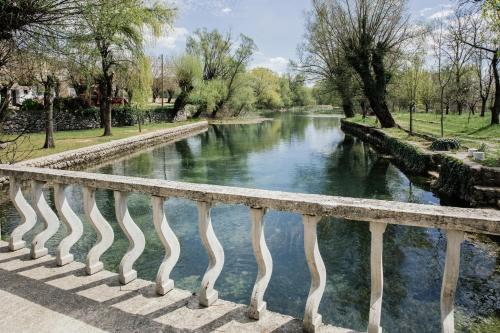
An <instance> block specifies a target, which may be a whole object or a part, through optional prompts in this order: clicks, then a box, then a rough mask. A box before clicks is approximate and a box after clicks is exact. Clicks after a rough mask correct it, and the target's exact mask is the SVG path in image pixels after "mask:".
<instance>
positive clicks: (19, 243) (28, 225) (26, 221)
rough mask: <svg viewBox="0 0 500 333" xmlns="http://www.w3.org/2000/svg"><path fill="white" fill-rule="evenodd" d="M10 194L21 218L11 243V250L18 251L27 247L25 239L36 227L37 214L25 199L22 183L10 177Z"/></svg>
mask: <svg viewBox="0 0 500 333" xmlns="http://www.w3.org/2000/svg"><path fill="white" fill-rule="evenodd" d="M9 194H10V200H11V201H12V203H13V204H14V207H16V210H17V212H18V213H19V215H20V216H21V224H20V225H19V226H18V227H16V228H15V229H14V231H13V232H12V235H11V237H10V241H9V249H10V250H11V251H17V250H20V249H23V248H24V247H26V242H25V241H24V240H23V237H24V235H25V234H26V233H27V232H28V231H30V230H31V229H33V227H34V226H35V224H36V212H35V211H34V210H33V208H32V207H31V206H30V204H29V203H28V201H27V200H26V198H25V197H24V195H23V192H22V189H21V183H20V182H18V181H17V179H15V178H14V177H10V179H9Z"/></svg>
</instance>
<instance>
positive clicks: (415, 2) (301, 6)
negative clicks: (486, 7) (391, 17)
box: [147, 0, 456, 73]
mask: <svg viewBox="0 0 500 333" xmlns="http://www.w3.org/2000/svg"><path fill="white" fill-rule="evenodd" d="M167 1H168V0H167ZM171 1H175V5H176V6H177V7H178V9H179V14H178V17H177V19H176V21H175V23H174V27H173V29H171V30H170V31H167V32H165V34H164V36H162V37H161V38H160V39H158V40H155V41H150V42H149V45H148V47H147V53H148V54H149V55H151V56H159V55H160V54H164V55H165V56H167V57H168V56H175V55H179V54H182V53H183V52H184V49H185V44H186V38H187V37H188V36H189V35H190V34H191V33H193V32H194V31H195V30H196V29H199V28H207V29H209V30H212V29H218V30H219V31H222V32H227V31H230V32H231V33H232V35H233V36H235V37H236V36H238V35H239V34H245V35H247V36H249V37H251V38H252V39H253V40H254V41H255V43H256V44H257V47H258V51H257V52H256V53H255V55H254V56H253V59H252V61H251V64H250V67H251V68H253V67H266V68H269V69H271V70H274V71H275V72H278V73H284V72H286V70H287V67H288V63H289V60H294V59H296V57H297V45H298V44H299V43H300V42H301V41H302V39H303V35H304V22H305V13H306V12H307V11H308V10H309V9H310V7H311V0H171ZM453 3H456V1H453V0H409V4H408V11H409V13H410V14H411V17H412V19H413V20H415V21H426V20H432V19H433V18H438V17H446V16H449V15H450V14H451V13H452V7H453Z"/></svg>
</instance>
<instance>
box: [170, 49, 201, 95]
mask: <svg viewBox="0 0 500 333" xmlns="http://www.w3.org/2000/svg"><path fill="white" fill-rule="evenodd" d="M174 66H175V76H176V78H177V83H178V84H179V87H180V88H181V90H182V91H183V92H188V91H190V90H192V89H193V88H194V87H195V86H196V84H197V83H199V82H200V81H201V80H202V76H203V67H202V65H201V62H200V59H199V58H198V57H196V56H194V55H190V54H186V55H183V56H181V57H179V58H177V59H175V60H174Z"/></svg>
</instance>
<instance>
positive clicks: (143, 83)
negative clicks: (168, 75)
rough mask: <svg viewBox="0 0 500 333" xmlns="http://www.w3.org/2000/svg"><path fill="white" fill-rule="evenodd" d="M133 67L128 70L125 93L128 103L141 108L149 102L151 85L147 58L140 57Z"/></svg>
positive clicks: (151, 80)
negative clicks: (127, 95)
mask: <svg viewBox="0 0 500 333" xmlns="http://www.w3.org/2000/svg"><path fill="white" fill-rule="evenodd" d="M134 65H135V66H134V67H132V68H131V70H130V75H129V80H128V87H127V92H128V94H129V102H130V103H132V104H134V105H139V106H141V105H145V104H146V103H147V102H149V101H150V100H151V93H152V92H151V86H152V85H153V74H152V70H151V62H150V61H149V59H148V58H147V57H140V58H139V59H138V60H137V63H136V64H134Z"/></svg>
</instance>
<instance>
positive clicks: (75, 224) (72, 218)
mask: <svg viewBox="0 0 500 333" xmlns="http://www.w3.org/2000/svg"><path fill="white" fill-rule="evenodd" d="M67 187H68V185H63V184H55V185H54V191H55V197H56V208H57V211H58V212H59V216H60V218H61V221H62V222H63V223H64V224H65V225H66V226H67V227H68V229H69V233H68V236H66V238H64V239H63V240H62V241H61V243H60V244H59V247H58V248H57V256H56V262H57V265H58V266H64V265H67V264H69V263H71V262H73V260H74V257H73V255H72V254H71V253H70V250H71V247H72V246H73V245H75V243H76V242H78V240H79V239H80V237H82V235H83V225H82V221H81V220H80V218H79V217H78V216H77V215H76V214H75V212H73V209H71V207H70V205H69V203H68V200H67V198H66V193H65V191H66V188H67Z"/></svg>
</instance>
